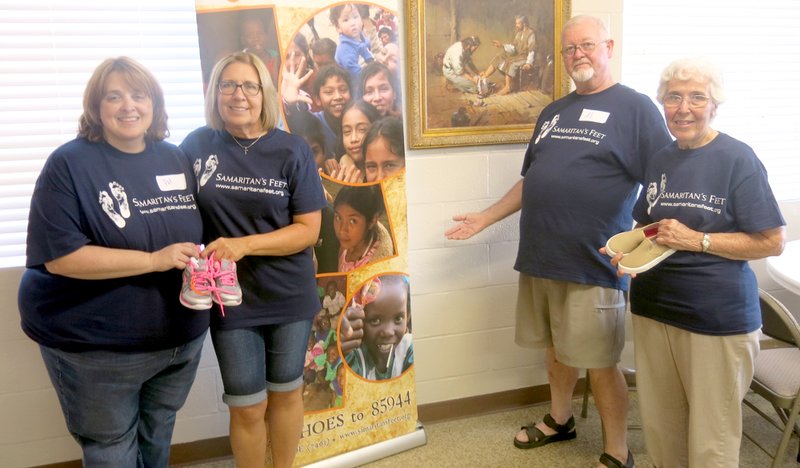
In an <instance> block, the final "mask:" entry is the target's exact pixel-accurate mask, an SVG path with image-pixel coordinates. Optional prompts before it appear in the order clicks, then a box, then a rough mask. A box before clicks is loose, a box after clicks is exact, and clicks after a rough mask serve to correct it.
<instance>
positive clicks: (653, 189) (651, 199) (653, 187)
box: [647, 173, 667, 215]
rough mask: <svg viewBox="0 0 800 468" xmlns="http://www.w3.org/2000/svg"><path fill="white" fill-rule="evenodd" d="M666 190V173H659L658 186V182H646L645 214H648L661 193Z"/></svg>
mask: <svg viewBox="0 0 800 468" xmlns="http://www.w3.org/2000/svg"><path fill="white" fill-rule="evenodd" d="M666 190H667V175H666V174H663V173H662V174H661V186H660V187H659V186H658V184H656V183H655V182H650V183H649V184H647V214H648V215H649V214H650V211H651V210H652V209H653V207H654V206H656V203H658V200H659V199H661V195H663V194H664V191H666Z"/></svg>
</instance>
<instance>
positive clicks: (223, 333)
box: [211, 320, 312, 406]
mask: <svg viewBox="0 0 800 468" xmlns="http://www.w3.org/2000/svg"><path fill="white" fill-rule="evenodd" d="M311 325H312V321H311V320H301V321H299V322H291V323H279V324H274V325H261V326H258V327H252V328H235V329H232V330H212V331H211V340H212V341H213V343H214V350H215V351H216V353H217V360H218V361H219V370H220V372H221V373H222V383H223V385H224V387H225V394H224V395H222V401H224V402H225V403H226V404H227V405H228V406H251V405H255V404H258V403H261V402H262V401H264V400H265V399H266V398H267V391H271V392H290V391H292V390H295V389H297V388H298V387H300V386H301V385H302V384H303V365H304V364H305V358H306V347H307V346H308V336H309V334H310V333H311Z"/></svg>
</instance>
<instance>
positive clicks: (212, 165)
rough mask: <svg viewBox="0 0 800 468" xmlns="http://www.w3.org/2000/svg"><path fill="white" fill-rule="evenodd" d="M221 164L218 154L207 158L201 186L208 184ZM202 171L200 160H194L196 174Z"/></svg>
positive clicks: (201, 177)
mask: <svg viewBox="0 0 800 468" xmlns="http://www.w3.org/2000/svg"><path fill="white" fill-rule="evenodd" d="M218 165H219V159H218V158H217V155H216V154H212V155H209V156H208V159H207V160H206V169H205V170H204V171H203V175H202V176H200V186H201V187H202V186H204V185H206V182H208V180H209V179H211V175H212V174H214V172H215V171H216V170H217V166H218ZM199 173H200V160H199V159H198V160H197V161H195V162H194V174H195V175H199Z"/></svg>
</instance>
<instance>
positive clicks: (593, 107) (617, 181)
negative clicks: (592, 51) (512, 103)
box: [514, 84, 670, 289]
mask: <svg viewBox="0 0 800 468" xmlns="http://www.w3.org/2000/svg"><path fill="white" fill-rule="evenodd" d="M669 142H670V138H669V134H668V133H667V130H666V127H665V126H664V119H663V118H662V117H661V114H660V113H659V112H658V109H657V108H656V106H655V105H654V104H653V102H652V101H651V100H650V99H649V98H648V97H647V96H644V95H643V94H639V93H637V92H636V91H634V90H633V89H631V88H628V87H626V86H623V85H621V84H616V85H614V86H612V87H610V88H608V89H606V90H604V91H602V92H599V93H596V94H589V95H580V94H577V93H575V92H573V93H570V94H569V95H567V96H565V97H563V98H562V99H559V100H557V101H555V102H553V103H551V104H550V105H548V106H547V107H546V108H545V109H544V110H543V111H542V113H541V114H540V116H539V119H538V122H537V123H536V129H535V130H534V133H533V137H532V138H531V141H530V143H529V144H528V149H527V151H526V153H525V161H524V163H523V165H522V175H523V177H524V182H523V193H522V212H521V216H520V242H519V252H518V254H517V261H516V264H515V266H514V268H516V269H517V270H518V271H520V272H522V273H524V274H526V275H529V276H536V277H540V278H547V279H553V280H560V281H569V282H573V283H580V284H588V285H594V286H602V287H607V288H615V289H627V286H628V284H627V280H625V279H620V278H619V277H618V276H617V273H616V269H615V268H614V267H612V266H611V263H610V262H609V259H608V257H606V256H604V255H601V254H600V253H599V252H598V249H599V248H600V247H602V246H603V245H605V243H606V241H607V240H608V238H609V237H611V236H612V235H614V234H616V233H618V232H620V231H626V230H628V229H630V228H631V226H632V224H633V220H632V218H631V209H632V208H633V204H634V201H635V200H636V191H637V190H638V188H639V183H640V182H641V181H642V180H643V177H644V169H645V166H646V163H647V160H648V159H649V157H650V156H651V155H652V154H654V153H655V152H656V151H657V150H658V149H660V148H661V147H663V146H665V145H666V144H668V143H669Z"/></svg>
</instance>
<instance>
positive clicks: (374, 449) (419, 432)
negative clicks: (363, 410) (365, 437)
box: [306, 421, 427, 468]
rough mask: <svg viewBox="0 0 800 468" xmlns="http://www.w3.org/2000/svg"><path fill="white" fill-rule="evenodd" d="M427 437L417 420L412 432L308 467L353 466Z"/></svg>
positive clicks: (424, 439)
mask: <svg viewBox="0 0 800 468" xmlns="http://www.w3.org/2000/svg"><path fill="white" fill-rule="evenodd" d="M426 443H427V438H426V437H425V429H424V428H423V427H422V423H421V422H419V421H417V428H416V429H415V430H414V432H410V433H408V434H405V435H401V436H399V437H395V438H393V439H389V440H385V441H383V442H378V443H377V444H372V445H368V446H366V447H362V448H360V449H357V450H353V451H352V452H347V453H343V454H341V455H336V456H335V457H331V458H326V459H324V460H320V461H318V462H314V463H312V464H310V465H306V467H308V468H339V467H341V468H350V467H353V466H361V465H364V464H366V463H369V462H373V461H375V460H380V459H381V458H385V457H388V456H390V455H394V454H397V453H400V452H404V451H406V450H410V449H412V448H415V447H419V446H422V445H425V444H426Z"/></svg>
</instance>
